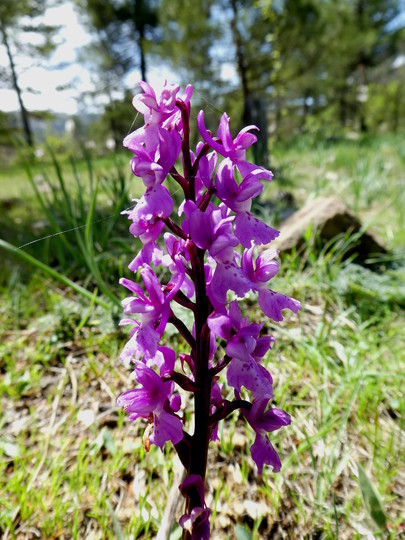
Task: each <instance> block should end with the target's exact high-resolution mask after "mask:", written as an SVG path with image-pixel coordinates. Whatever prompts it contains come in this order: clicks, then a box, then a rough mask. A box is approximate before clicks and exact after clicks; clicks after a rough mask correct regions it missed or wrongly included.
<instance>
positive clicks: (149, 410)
mask: <svg viewBox="0 0 405 540" xmlns="http://www.w3.org/2000/svg"><path fill="white" fill-rule="evenodd" d="M135 373H136V380H137V382H138V383H139V384H140V385H141V388H134V389H133V390H128V391H127V392H124V393H123V394H121V395H120V396H119V398H118V400H117V403H118V405H119V406H120V407H124V409H125V411H126V412H127V413H128V414H129V419H130V420H131V421H133V420H137V419H138V418H150V415H151V414H153V425H154V426H153V433H152V435H151V436H150V441H151V442H152V443H153V444H155V445H156V446H159V448H160V449H163V445H164V443H165V442H166V441H172V442H173V444H177V443H178V442H179V441H181V439H182V438H183V426H182V422H181V420H180V419H179V418H178V417H177V416H175V415H174V414H173V413H172V412H171V411H170V406H169V405H170V403H169V399H170V398H171V396H172V394H173V389H174V384H173V383H172V382H170V381H168V382H163V381H162V379H161V378H160V377H159V375H158V374H157V373H156V372H155V371H154V370H153V369H152V368H150V367H148V366H146V365H145V364H143V363H142V362H136V368H135Z"/></svg>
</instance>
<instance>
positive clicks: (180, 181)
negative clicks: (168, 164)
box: [170, 165, 188, 195]
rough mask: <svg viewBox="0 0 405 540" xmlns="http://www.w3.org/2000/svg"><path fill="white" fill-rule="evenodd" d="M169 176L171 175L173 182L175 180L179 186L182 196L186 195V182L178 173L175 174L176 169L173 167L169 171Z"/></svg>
mask: <svg viewBox="0 0 405 540" xmlns="http://www.w3.org/2000/svg"><path fill="white" fill-rule="evenodd" d="M170 174H171V176H172V178H173V180H175V181H176V182H177V183H178V184H180V186H181V187H182V189H183V192H184V195H187V192H188V183H187V180H186V179H185V178H184V176H182V175H181V174H180V173H179V172H177V169H176V167H175V166H174V165H173V167H172V168H171V169H170Z"/></svg>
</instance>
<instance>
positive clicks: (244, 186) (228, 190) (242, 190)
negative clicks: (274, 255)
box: [215, 159, 279, 248]
mask: <svg viewBox="0 0 405 540" xmlns="http://www.w3.org/2000/svg"><path fill="white" fill-rule="evenodd" d="M259 177H260V175H258V174H255V172H254V173H252V174H249V175H248V176H246V177H245V178H244V179H243V180H242V182H241V183H240V185H238V183H237V182H236V180H235V176H234V165H233V163H232V161H231V160H230V159H224V160H223V161H222V163H221V164H220V165H219V167H218V169H217V175H216V179H215V187H216V194H217V196H218V198H219V199H220V200H221V201H222V202H223V203H224V204H226V206H227V207H228V208H230V209H231V210H233V211H234V212H235V213H236V220H235V229H234V232H235V235H236V237H237V238H238V240H239V241H240V243H241V244H242V245H243V246H244V247H247V248H249V247H250V246H251V243H252V240H253V241H254V243H255V244H268V243H269V242H271V241H272V240H274V239H275V238H276V237H277V236H278V235H279V231H277V230H276V229H273V228H272V227H270V226H269V225H267V224H266V223H263V222H262V221H260V220H259V219H258V218H256V217H254V216H253V215H252V214H251V213H250V209H251V206H252V199H253V198H255V197H257V196H258V195H260V193H261V192H262V190H263V184H262V183H261V182H260V181H259Z"/></svg>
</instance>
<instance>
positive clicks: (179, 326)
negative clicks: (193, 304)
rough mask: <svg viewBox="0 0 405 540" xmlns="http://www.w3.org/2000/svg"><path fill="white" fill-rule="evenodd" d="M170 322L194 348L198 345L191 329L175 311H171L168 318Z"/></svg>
mask: <svg viewBox="0 0 405 540" xmlns="http://www.w3.org/2000/svg"><path fill="white" fill-rule="evenodd" d="M168 322H169V323H172V325H173V326H174V327H175V328H177V330H178V331H179V333H180V334H181V335H182V336H183V337H184V339H185V340H186V341H187V343H188V344H189V345H190V347H191V348H192V349H194V348H195V346H196V340H195V339H194V338H193V336H192V335H191V333H190V331H189V329H188V328H187V326H186V325H185V324H184V322H183V321H181V320H180V319H179V318H178V317H176V315H175V314H174V313H173V311H171V312H170V316H169V319H168Z"/></svg>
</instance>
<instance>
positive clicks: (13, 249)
mask: <svg viewBox="0 0 405 540" xmlns="http://www.w3.org/2000/svg"><path fill="white" fill-rule="evenodd" d="M0 247H2V248H3V249H5V250H6V251H8V252H9V253H13V254H14V255H17V256H18V257H20V259H23V260H25V261H26V262H28V263H30V264H32V265H34V266H36V267H37V268H39V269H40V270H42V271H43V272H45V273H46V274H48V275H50V276H52V277H53V278H55V279H57V280H58V281H60V282H61V283H63V284H64V285H66V286H67V287H70V288H71V289H72V290H74V291H75V292H77V293H78V294H80V295H81V296H84V297H85V298H87V299H88V300H90V301H91V302H94V303H96V304H98V305H99V306H102V307H103V308H105V309H111V305H110V304H108V303H107V302H104V300H102V299H101V298H93V294H92V293H91V292H90V291H88V290H87V289H85V288H83V287H81V286H80V285H79V284H78V283H75V282H74V281H72V280H70V279H69V278H67V277H66V276H64V275H63V274H60V273H59V272H57V271H56V270H54V269H53V268H51V267H50V266H48V265H47V264H44V263H43V262H41V261H39V260H38V259H36V258H35V257H32V256H31V255H29V254H28V253H27V252H25V251H23V250H21V249H17V248H16V247H15V246H13V245H12V244H9V243H8V242H6V241H5V240H2V239H0Z"/></svg>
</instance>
